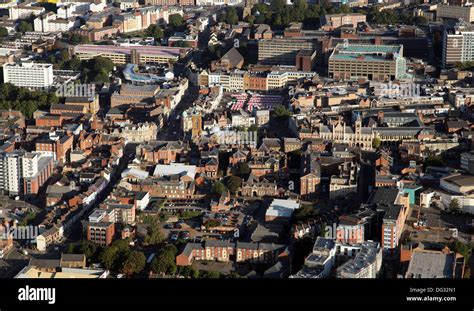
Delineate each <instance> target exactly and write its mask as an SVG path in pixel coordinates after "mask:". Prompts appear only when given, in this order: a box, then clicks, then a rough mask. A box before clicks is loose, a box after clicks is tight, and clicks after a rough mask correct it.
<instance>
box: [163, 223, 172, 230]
mask: <svg viewBox="0 0 474 311" xmlns="http://www.w3.org/2000/svg"><path fill="white" fill-rule="evenodd" d="M164 228H165V229H173V228H174V226H173V225H172V224H166V225H165V226H164Z"/></svg>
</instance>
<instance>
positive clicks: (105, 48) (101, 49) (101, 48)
mask: <svg viewBox="0 0 474 311" xmlns="http://www.w3.org/2000/svg"><path fill="white" fill-rule="evenodd" d="M132 50H135V51H137V52H138V53H140V54H144V55H163V56H179V55H180V52H181V51H182V50H187V48H176V47H168V46H146V45H143V46H142V45H137V46H117V45H94V44H83V45H77V46H75V47H74V52H75V53H110V54H112V53H113V54H131V53H132Z"/></svg>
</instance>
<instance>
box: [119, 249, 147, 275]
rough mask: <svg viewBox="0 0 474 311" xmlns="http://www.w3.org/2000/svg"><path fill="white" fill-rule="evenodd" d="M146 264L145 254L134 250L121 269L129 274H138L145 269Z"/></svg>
mask: <svg viewBox="0 0 474 311" xmlns="http://www.w3.org/2000/svg"><path fill="white" fill-rule="evenodd" d="M145 264H146V257H145V255H144V254H143V253H142V252H137V251H132V252H130V253H129V255H128V256H127V258H126V259H125V261H124V262H123V266H122V269H121V271H122V273H123V274H125V275H127V276H130V275H133V274H137V273H140V272H141V271H143V269H144V268H145Z"/></svg>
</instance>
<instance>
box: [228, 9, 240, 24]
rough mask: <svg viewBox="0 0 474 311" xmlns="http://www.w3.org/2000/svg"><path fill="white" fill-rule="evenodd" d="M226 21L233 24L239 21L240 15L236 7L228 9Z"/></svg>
mask: <svg viewBox="0 0 474 311" xmlns="http://www.w3.org/2000/svg"><path fill="white" fill-rule="evenodd" d="M225 21H226V23H228V24H231V25H235V24H237V23H238V22H239V16H238V15H237V10H236V9H235V8H234V7H230V8H229V9H228V10H227V14H226V18H225Z"/></svg>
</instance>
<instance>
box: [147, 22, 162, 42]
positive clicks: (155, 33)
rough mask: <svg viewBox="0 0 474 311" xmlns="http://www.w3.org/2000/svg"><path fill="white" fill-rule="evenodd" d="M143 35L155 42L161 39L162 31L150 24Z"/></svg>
mask: <svg viewBox="0 0 474 311" xmlns="http://www.w3.org/2000/svg"><path fill="white" fill-rule="evenodd" d="M145 34H146V35H147V36H148V37H153V38H154V39H155V40H159V39H161V38H163V29H161V27H160V26H158V25H156V24H152V25H150V26H149V27H148V28H147V29H146V30H145Z"/></svg>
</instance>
